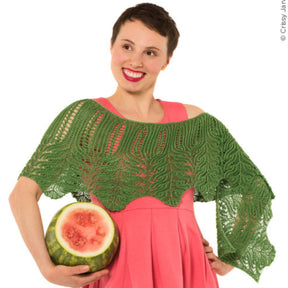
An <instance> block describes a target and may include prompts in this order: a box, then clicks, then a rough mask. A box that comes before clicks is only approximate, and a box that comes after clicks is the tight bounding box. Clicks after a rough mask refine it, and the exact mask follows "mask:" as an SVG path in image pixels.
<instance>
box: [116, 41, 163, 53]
mask: <svg viewBox="0 0 288 288" xmlns="http://www.w3.org/2000/svg"><path fill="white" fill-rule="evenodd" d="M121 41H127V42H129V43H131V44H133V45H135V43H134V42H133V41H132V40H129V39H121ZM146 49H156V50H158V51H160V49H159V48H157V47H155V46H149V47H146Z"/></svg>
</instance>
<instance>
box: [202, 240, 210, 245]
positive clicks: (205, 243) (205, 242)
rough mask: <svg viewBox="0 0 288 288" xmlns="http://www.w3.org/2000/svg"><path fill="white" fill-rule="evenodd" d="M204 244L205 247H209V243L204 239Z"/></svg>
mask: <svg viewBox="0 0 288 288" xmlns="http://www.w3.org/2000/svg"><path fill="white" fill-rule="evenodd" d="M202 244H203V245H204V246H209V242H208V241H207V240H206V239H204V238H202Z"/></svg>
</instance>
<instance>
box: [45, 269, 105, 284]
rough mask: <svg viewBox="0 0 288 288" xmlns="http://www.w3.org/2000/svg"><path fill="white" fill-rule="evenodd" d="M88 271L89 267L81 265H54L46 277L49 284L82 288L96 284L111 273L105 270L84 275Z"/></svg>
mask: <svg viewBox="0 0 288 288" xmlns="http://www.w3.org/2000/svg"><path fill="white" fill-rule="evenodd" d="M88 271H89V266H87V265H79V266H74V267H69V266H63V265H57V266H55V265H54V266H52V267H51V268H50V269H49V272H47V274H46V275H44V276H45V278H46V279H47V280H48V281H49V282H51V283H53V284H57V285H62V286H66V287H82V286H85V285H88V284H90V283H93V282H95V281H96V280H98V279H100V278H101V277H103V276H105V275H107V274H108V273H109V270H107V269H104V270H101V271H97V272H94V273H89V274H83V273H86V272H88Z"/></svg>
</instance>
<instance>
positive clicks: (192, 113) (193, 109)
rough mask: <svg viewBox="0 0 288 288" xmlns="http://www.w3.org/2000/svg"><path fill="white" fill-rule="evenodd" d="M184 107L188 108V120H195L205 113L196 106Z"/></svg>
mask: <svg viewBox="0 0 288 288" xmlns="http://www.w3.org/2000/svg"><path fill="white" fill-rule="evenodd" d="M184 106H185V108H186V112H187V115H188V119H190V118H194V117H196V116H198V115H200V114H202V113H203V112H204V111H203V110H202V109H201V108H199V107H197V106H194V105H190V104H184Z"/></svg>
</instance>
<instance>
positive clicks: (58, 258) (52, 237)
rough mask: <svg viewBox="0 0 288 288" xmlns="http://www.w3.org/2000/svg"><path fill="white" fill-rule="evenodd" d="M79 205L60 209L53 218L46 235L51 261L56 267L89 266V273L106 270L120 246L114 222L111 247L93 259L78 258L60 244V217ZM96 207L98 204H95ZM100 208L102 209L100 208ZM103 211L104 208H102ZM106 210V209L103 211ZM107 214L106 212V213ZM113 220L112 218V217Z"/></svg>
mask: <svg viewBox="0 0 288 288" xmlns="http://www.w3.org/2000/svg"><path fill="white" fill-rule="evenodd" d="M74 204H79V202H76V203H71V204H68V205H66V206H64V207H63V208H62V209H60V210H59V211H58V212H57V213H56V215H55V216H54V217H53V219H52V221H51V222H50V224H49V226H48V229H47V232H46V235H45V242H46V247H47V250H48V253H49V255H50V258H51V260H52V261H53V263H54V264H55V265H65V266H77V265H88V266H89V267H90V270H89V272H95V271H99V270H102V269H104V268H106V267H107V266H108V265H109V264H110V263H111V262H112V260H113V258H114V256H115V254H116V252H117V250H118V246H119V241H120V239H119V232H118V229H117V227H116V225H115V223H114V222H113V220H112V222H113V227H114V237H113V239H112V241H111V244H110V245H109V247H108V248H107V249H106V250H105V251H104V252H102V253H101V254H99V255H95V256H91V257H89V256H88V257H87V256H85V257H83V256H77V255H75V254H73V253H71V252H68V251H67V250H66V249H65V248H64V247H63V246H62V245H61V244H60V242H59V240H58V238H57V235H56V232H55V231H56V225H57V221H58V218H59V216H60V215H61V214H62V212H63V211H64V210H65V209H66V208H68V207H69V206H71V205H74ZM81 204H84V205H85V204H89V205H91V203H90V202H87V203H86V202H81ZM93 205H96V204H93ZM98 208H101V207H100V206H98ZM101 209H103V208H101ZM103 210H104V209H103ZM104 211H105V210H104ZM105 212H106V211H105ZM106 214H107V216H108V217H110V215H109V214H108V213H107V212H106ZM110 219H111V217H110Z"/></svg>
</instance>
